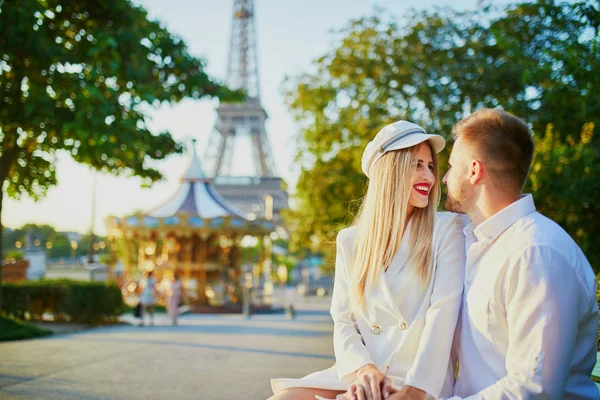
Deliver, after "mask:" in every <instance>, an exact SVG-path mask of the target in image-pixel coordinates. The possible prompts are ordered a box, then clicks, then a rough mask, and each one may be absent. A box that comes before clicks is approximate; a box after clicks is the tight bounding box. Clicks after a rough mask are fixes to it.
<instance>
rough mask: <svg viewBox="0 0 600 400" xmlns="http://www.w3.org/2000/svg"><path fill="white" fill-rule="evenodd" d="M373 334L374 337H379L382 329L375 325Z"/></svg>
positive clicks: (372, 329) (372, 330) (372, 328)
mask: <svg viewBox="0 0 600 400" xmlns="http://www.w3.org/2000/svg"><path fill="white" fill-rule="evenodd" d="M371 333H372V334H373V335H379V334H380V333H381V328H380V327H379V326H378V325H373V326H372V327H371Z"/></svg>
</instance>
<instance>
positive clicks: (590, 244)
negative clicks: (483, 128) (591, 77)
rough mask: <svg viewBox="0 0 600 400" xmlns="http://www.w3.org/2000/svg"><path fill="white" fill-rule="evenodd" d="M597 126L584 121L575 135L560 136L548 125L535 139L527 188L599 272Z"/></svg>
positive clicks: (599, 190)
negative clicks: (562, 138)
mask: <svg viewBox="0 0 600 400" xmlns="http://www.w3.org/2000/svg"><path fill="white" fill-rule="evenodd" d="M593 132H594V126H593V124H592V123H589V124H585V125H584V126H583V129H582V130H581V133H578V134H577V135H576V136H579V139H575V138H573V137H572V136H568V137H567V138H566V140H565V141H564V142H561V141H560V140H558V136H559V134H558V132H557V131H556V130H555V128H554V126H553V125H552V124H550V125H548V127H547V128H546V132H545V134H544V136H539V137H538V138H537V140H536V146H535V153H534V159H533V163H532V171H531V173H530V175H529V181H528V183H527V188H526V190H527V191H529V192H532V193H534V196H535V198H536V207H537V208H538V210H539V211H540V212H541V213H543V214H544V215H546V216H547V217H549V218H551V219H553V220H554V221H556V222H558V223H559V224H560V225H561V226H562V227H563V228H565V230H566V231H567V232H569V233H570V234H571V236H572V237H573V239H575V241H576V242H577V243H578V244H579V246H580V247H581V249H582V250H583V252H584V253H585V254H586V256H587V258H588V260H589V261H590V264H591V265H592V267H594V270H595V271H596V273H598V272H600V251H599V249H598V245H599V244H600V242H599V240H598V238H599V237H600V225H599V224H598V220H597V219H598V216H599V215H600V205H599V204H598V202H597V201H595V200H596V199H598V198H600V179H598V177H600V151H598V147H597V146H596V147H594V146H592V145H591V143H592V140H594V137H593Z"/></svg>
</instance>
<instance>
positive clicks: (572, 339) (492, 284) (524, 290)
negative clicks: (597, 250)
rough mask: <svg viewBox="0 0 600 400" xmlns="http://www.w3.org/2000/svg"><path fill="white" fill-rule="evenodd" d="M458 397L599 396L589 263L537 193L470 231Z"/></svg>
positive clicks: (595, 318) (595, 320)
mask: <svg viewBox="0 0 600 400" xmlns="http://www.w3.org/2000/svg"><path fill="white" fill-rule="evenodd" d="M464 233H465V235H466V249H467V264H466V271H465V285H464V293H463V304H462V310H461V318H460V324H459V326H460V334H459V335H458V336H459V337H460V339H459V343H458V350H459V351H458V356H459V375H458V380H457V382H456V385H455V387H454V395H455V396H456V397H454V398H453V399H458V398H468V399H534V398H535V399H537V398H544V399H574V398H577V399H598V398H600V395H599V393H598V389H597V388H596V386H595V384H594V383H593V382H592V380H591V379H590V374H591V372H592V369H593V368H594V364H595V363H596V348H597V336H598V304H597V301H596V279H595V276H594V273H593V271H592V268H591V267H590V264H589V263H588V261H587V260H586V258H585V256H584V255H583V253H582V251H581V249H580V248H579V247H578V246H577V245H576V244H575V242H574V241H573V240H572V239H571V237H570V236H569V235H568V234H567V233H566V232H565V231H564V230H563V229H562V228H561V227H560V226H558V225H557V224H556V223H555V222H553V221H551V220H550V219H548V218H546V217H544V216H542V215H541V214H539V213H537V212H536V211H535V206H534V204H533V199H532V197H531V195H526V196H523V197H522V198H521V199H520V200H518V201H516V202H514V203H513V204H511V205H510V206H508V207H506V208H505V209H503V210H501V211H500V212H498V213H497V214H495V215H494V216H492V217H491V218H489V219H488V220H486V221H485V222H483V223H481V224H480V225H479V226H477V227H476V228H475V229H473V225H472V224H469V225H468V226H467V227H466V228H465V229H464Z"/></svg>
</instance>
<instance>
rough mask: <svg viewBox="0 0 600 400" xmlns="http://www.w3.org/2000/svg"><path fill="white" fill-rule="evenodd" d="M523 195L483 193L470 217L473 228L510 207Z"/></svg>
mask: <svg viewBox="0 0 600 400" xmlns="http://www.w3.org/2000/svg"><path fill="white" fill-rule="evenodd" d="M521 196H522V195H521V194H509V193H498V192H495V193H482V194H481V196H480V197H479V199H478V200H477V201H476V202H475V206H474V207H473V209H472V210H471V211H469V213H468V215H469V218H470V219H471V223H472V224H473V226H475V227H476V226H478V225H479V224H481V223H483V222H484V221H486V220H488V219H490V218H491V217H493V216H494V215H496V214H497V213H498V212H500V211H502V210H503V209H505V208H506V207H508V206H510V205H511V204H512V203H514V202H515V201H517V200H519V199H520V198H521Z"/></svg>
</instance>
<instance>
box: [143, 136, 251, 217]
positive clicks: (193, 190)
mask: <svg viewBox="0 0 600 400" xmlns="http://www.w3.org/2000/svg"><path fill="white" fill-rule="evenodd" d="M181 182H182V183H181V186H180V187H179V190H178V191H177V192H176V193H175V195H174V196H173V197H171V198H170V199H169V200H167V202H166V203H164V204H163V205H161V206H159V207H157V208H155V209H154V210H152V211H150V212H148V215H149V216H151V217H155V218H167V217H170V216H173V215H175V214H178V213H181V212H185V213H188V214H190V215H193V216H198V217H200V218H204V219H213V218H219V217H228V216H232V217H239V218H243V219H248V218H247V217H246V214H245V213H244V212H243V211H241V210H238V209H237V208H235V207H234V206H232V205H231V204H229V202H227V200H225V199H224V198H222V197H221V196H220V195H219V194H218V193H217V191H216V190H215V187H214V186H213V184H212V182H211V181H210V180H209V179H208V178H207V177H206V174H205V173H204V171H203V169H202V165H201V163H200V160H199V159H198V156H197V154H196V149H195V148H193V154H192V159H191V161H190V164H189V166H188V169H187V171H186V173H185V175H184V176H183V178H181Z"/></svg>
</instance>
